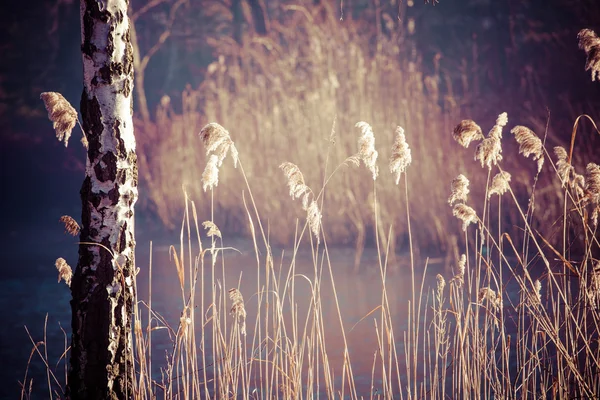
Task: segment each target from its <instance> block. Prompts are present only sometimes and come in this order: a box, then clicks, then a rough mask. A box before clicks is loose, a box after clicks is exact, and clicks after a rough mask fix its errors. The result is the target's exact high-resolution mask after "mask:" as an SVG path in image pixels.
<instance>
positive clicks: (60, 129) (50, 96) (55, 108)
mask: <svg viewBox="0 0 600 400" xmlns="http://www.w3.org/2000/svg"><path fill="white" fill-rule="evenodd" d="M40 98H41V99H42V101H43V102H44V105H45V106H46V111H48V119H49V120H50V121H52V126H53V128H54V131H55V132H56V138H57V139H58V141H59V142H65V147H67V146H68V145H69V138H70V137H71V132H72V131H73V128H74V127H75V124H76V123H77V111H75V109H74V108H73V106H71V104H70V103H69V102H68V101H67V99H65V98H64V97H63V95H62V94H60V93H57V92H44V93H42V94H41V95H40Z"/></svg>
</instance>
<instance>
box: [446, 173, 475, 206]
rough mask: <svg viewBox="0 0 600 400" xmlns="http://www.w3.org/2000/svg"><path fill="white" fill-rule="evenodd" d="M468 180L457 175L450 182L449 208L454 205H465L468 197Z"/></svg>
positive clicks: (461, 175)
mask: <svg viewBox="0 0 600 400" xmlns="http://www.w3.org/2000/svg"><path fill="white" fill-rule="evenodd" d="M469 191H470V190H469V180H468V179H467V177H466V176H464V175H463V174H460V175H458V176H457V177H456V178H454V179H453V180H452V183H451V184H450V197H449V198H448V204H450V205H451V206H452V205H454V203H458V202H461V203H466V202H467V197H468V195H469Z"/></svg>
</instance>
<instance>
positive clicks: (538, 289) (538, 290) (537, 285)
mask: <svg viewBox="0 0 600 400" xmlns="http://www.w3.org/2000/svg"><path fill="white" fill-rule="evenodd" d="M533 289H534V293H533V294H534V295H535V298H536V300H537V302H538V304H539V303H541V302H542V282H540V280H539V279H536V280H535V282H534V283H533Z"/></svg>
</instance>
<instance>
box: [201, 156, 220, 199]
mask: <svg viewBox="0 0 600 400" xmlns="http://www.w3.org/2000/svg"><path fill="white" fill-rule="evenodd" d="M218 164H219V157H218V156H217V155H215V154H211V155H210V157H209V159H208V162H207V163H206V167H205V168H204V172H203V173H202V188H203V189H204V191H205V192H206V189H210V190H213V188H214V187H216V186H218V185H219V167H218Z"/></svg>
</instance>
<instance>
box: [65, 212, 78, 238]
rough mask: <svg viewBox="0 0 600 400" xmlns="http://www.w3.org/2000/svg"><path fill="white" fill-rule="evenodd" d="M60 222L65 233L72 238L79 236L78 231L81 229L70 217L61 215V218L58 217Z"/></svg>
mask: <svg viewBox="0 0 600 400" xmlns="http://www.w3.org/2000/svg"><path fill="white" fill-rule="evenodd" d="M60 222H62V223H63V224H64V225H65V231H66V232H67V233H68V234H70V235H72V236H77V235H79V231H80V229H81V228H80V227H79V224H78V223H77V221H75V220H74V219H73V217H71V216H70V215H63V216H62V217H60Z"/></svg>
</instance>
